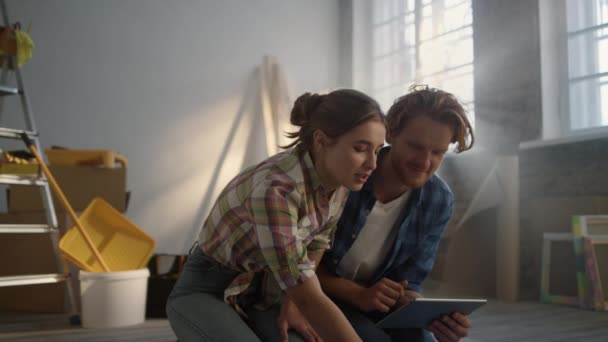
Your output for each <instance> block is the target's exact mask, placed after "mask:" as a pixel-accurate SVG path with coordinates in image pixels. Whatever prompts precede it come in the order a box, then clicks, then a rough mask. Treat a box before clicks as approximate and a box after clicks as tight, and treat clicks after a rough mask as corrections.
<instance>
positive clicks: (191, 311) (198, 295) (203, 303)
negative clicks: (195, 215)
mask: <svg viewBox="0 0 608 342" xmlns="http://www.w3.org/2000/svg"><path fill="white" fill-rule="evenodd" d="M236 276H237V272H235V271H233V270H230V269H228V268H226V267H224V266H222V265H221V264H219V263H217V262H216V261H215V260H213V259H211V258H209V257H208V256H206V255H204V254H203V253H202V252H201V250H200V249H199V248H198V246H197V247H195V248H194V250H193V251H192V252H191V253H190V256H189V257H188V261H186V264H185V265H184V268H183V269H182V272H181V274H180V276H179V279H178V280H177V283H176V284H175V287H174V288H173V291H171V294H170V295H169V299H168V300H167V318H168V319H169V323H170V324H171V328H173V331H174V332H175V335H177V338H178V339H179V341H180V342H190V341H193V342H194V341H260V339H259V338H258V337H257V336H256V334H255V333H254V332H253V330H252V329H251V328H250V327H249V326H248V325H247V323H245V321H243V320H242V319H241V317H240V316H239V315H238V314H237V312H236V311H235V310H234V309H233V308H232V307H231V306H230V305H228V304H226V303H225V302H224V289H226V287H228V285H229V284H230V282H232V280H233V279H234V278H235V277H236Z"/></svg>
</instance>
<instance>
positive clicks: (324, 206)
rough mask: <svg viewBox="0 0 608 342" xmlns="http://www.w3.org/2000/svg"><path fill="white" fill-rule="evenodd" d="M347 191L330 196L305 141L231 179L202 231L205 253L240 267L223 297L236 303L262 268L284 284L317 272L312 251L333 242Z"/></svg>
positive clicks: (289, 284)
mask: <svg viewBox="0 0 608 342" xmlns="http://www.w3.org/2000/svg"><path fill="white" fill-rule="evenodd" d="M347 195H348V190H347V189H346V188H344V187H339V188H338V189H336V191H334V193H333V195H332V196H331V198H330V199H328V192H327V191H326V190H325V189H324V187H323V185H322V184H321V180H320V178H319V175H318V174H317V172H316V171H315V169H314V165H313V163H312V159H311V158H310V155H309V154H308V153H307V152H305V151H302V149H301V148H300V147H296V148H293V149H291V150H287V151H284V152H281V153H279V154H277V155H275V156H273V157H270V158H269V159H266V160H265V161H263V162H262V163H260V164H258V165H256V166H253V167H251V168H249V169H247V170H245V171H243V172H242V173H241V174H239V175H238V176H236V177H235V178H234V179H233V180H232V181H230V183H228V185H227V186H226V188H225V189H224V190H223V191H222V193H221V194H220V195H219V197H218V199H217V201H216V202H215V204H214V206H213V208H212V209H211V213H210V214H209V216H208V217H207V220H206V221H205V224H204V226H203V229H202V230H201V232H200V235H199V245H200V248H201V249H202V250H203V252H204V253H205V254H206V255H208V256H210V257H212V258H213V259H215V260H216V261H218V262H219V263H221V264H223V265H225V266H227V267H228V268H231V269H234V270H236V271H238V272H241V273H240V274H239V275H238V276H237V277H236V278H235V279H234V280H233V281H232V283H231V284H230V285H229V286H228V287H227V288H226V290H225V291H224V299H225V300H226V301H227V302H230V303H233V304H234V303H235V298H236V297H233V296H237V295H239V294H241V293H242V292H243V291H245V290H246V289H247V288H248V287H249V285H250V284H251V281H252V280H253V277H254V275H255V273H257V272H260V271H263V272H266V273H267V274H271V275H272V277H271V278H273V279H274V280H276V283H277V284H278V286H279V287H280V288H281V289H282V290H284V289H286V288H290V287H293V286H296V285H298V284H301V283H303V282H304V280H305V279H307V278H310V277H312V276H314V274H315V267H316V265H315V264H314V262H312V261H311V260H310V259H309V258H308V253H315V252H321V251H324V250H326V249H328V248H329V247H330V246H331V240H332V238H333V234H334V231H335V228H336V224H337V221H338V219H339V217H340V213H341V212H342V209H343V208H344V203H345V202H346V197H347ZM265 275H266V274H265ZM263 296H264V294H262V297H263Z"/></svg>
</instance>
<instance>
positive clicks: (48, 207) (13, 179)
mask: <svg viewBox="0 0 608 342" xmlns="http://www.w3.org/2000/svg"><path fill="white" fill-rule="evenodd" d="M0 11H2V17H3V22H4V27H8V26H10V25H11V24H10V22H9V19H8V13H7V8H6V4H5V2H4V0H0ZM9 65H12V66H14V68H13V70H11V71H12V72H14V75H15V82H16V87H12V86H8V85H6V82H7V80H8V69H9ZM0 67H2V74H1V76H0V96H2V97H6V96H18V97H19V98H20V102H21V107H22V111H23V114H24V115H25V127H26V128H25V129H14V128H4V127H0V139H1V140H5V139H18V140H22V134H24V133H25V134H26V135H27V136H28V137H29V138H30V139H31V140H32V141H33V143H34V145H35V146H36V148H37V149H38V150H39V151H41V148H40V147H41V146H40V142H39V135H38V131H37V129H36V125H35V123H34V117H33V114H32V110H31V106H30V102H29V99H28V96H27V92H26V90H25V87H24V84H23V79H22V76H21V71H20V70H19V68H18V66H17V60H16V58H15V57H14V56H10V57H8V58H4V62H3V63H2V64H1V65H0ZM0 102H1V103H0V111H1V110H2V107H3V106H2V105H3V102H4V101H3V98H0ZM0 113H1V112H0ZM26 149H27V148H26ZM0 184H9V185H10V184H19V185H31V186H38V187H39V188H40V194H41V196H42V203H43V204H44V210H45V214H46V219H47V224H0V239H1V238H2V235H3V234H49V237H50V240H51V244H52V249H53V253H54V257H55V261H56V264H57V269H58V270H60V271H61V272H63V273H56V274H33V275H18V276H3V277H0V287H4V286H25V285H34V284H49V283H59V282H63V283H65V291H64V293H65V296H64V298H65V301H64V305H65V312H67V313H69V314H70V321H71V323H73V324H77V323H78V316H77V310H76V306H75V303H76V301H75V297H74V291H73V287H72V281H71V280H70V277H69V269H68V264H67V262H66V261H65V259H63V258H62V256H61V254H60V252H59V246H58V236H59V229H58V224H57V216H56V213H55V208H54V205H53V200H52V197H51V190H50V187H49V183H48V181H47V179H46V177H45V176H44V175H43V174H42V173H40V172H39V173H38V174H34V175H10V174H0Z"/></svg>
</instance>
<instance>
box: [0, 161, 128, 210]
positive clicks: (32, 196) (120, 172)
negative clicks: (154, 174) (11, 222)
mask: <svg viewBox="0 0 608 342" xmlns="http://www.w3.org/2000/svg"><path fill="white" fill-rule="evenodd" d="M49 169H50V171H51V173H52V174H53V176H54V177H55V179H56V180H57V183H58V184H59V187H61V190H62V191H63V193H64V194H65V196H66V197H67V199H68V201H69V202H70V205H71V206H72V207H73V209H74V211H77V212H78V211H82V210H84V209H85V208H86V207H87V206H88V205H89V203H91V201H92V200H93V198H95V197H102V198H103V199H104V200H106V201H107V202H108V203H110V204H111V205H112V206H113V207H114V208H116V210H118V211H120V212H125V211H126V205H127V203H126V202H127V201H126V199H127V191H126V182H127V170H126V169H124V168H114V169H110V168H100V167H90V166H53V165H51V166H49ZM51 192H52V191H51ZM53 200H54V204H55V208H56V209H59V210H61V209H62V208H63V207H62V206H61V203H59V201H58V200H57V199H56V198H55V194H53ZM43 208H44V207H43V205H42V196H41V194H40V188H39V187H36V186H29V185H11V186H10V187H9V197H8V211H9V212H23V211H35V210H42V209H43Z"/></svg>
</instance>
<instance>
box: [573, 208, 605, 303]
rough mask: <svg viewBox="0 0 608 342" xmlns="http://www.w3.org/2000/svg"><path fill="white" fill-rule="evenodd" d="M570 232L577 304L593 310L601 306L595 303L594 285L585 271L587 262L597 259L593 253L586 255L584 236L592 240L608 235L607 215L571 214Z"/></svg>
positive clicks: (595, 262)
mask: <svg viewBox="0 0 608 342" xmlns="http://www.w3.org/2000/svg"><path fill="white" fill-rule="evenodd" d="M572 234H573V236H574V241H573V246H574V255H575V258H576V281H577V287H578V297H579V305H580V307H581V308H583V309H590V310H595V308H596V307H601V305H600V304H597V305H596V303H595V301H594V294H593V291H594V290H593V289H594V286H596V285H594V284H592V279H591V277H590V276H591V275H590V274H588V272H587V263H588V261H589V262H592V263H594V264H597V260H596V259H595V258H594V257H593V255H589V256H587V255H586V253H585V238H590V239H592V240H594V239H595V238H596V237H597V238H598V239H599V238H600V237H602V236H608V215H573V216H572ZM587 250H590V249H589V247H587ZM591 250H592V249H591ZM590 260H595V261H590ZM600 285H601V284H600ZM595 288H597V286H596V287H595Z"/></svg>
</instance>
